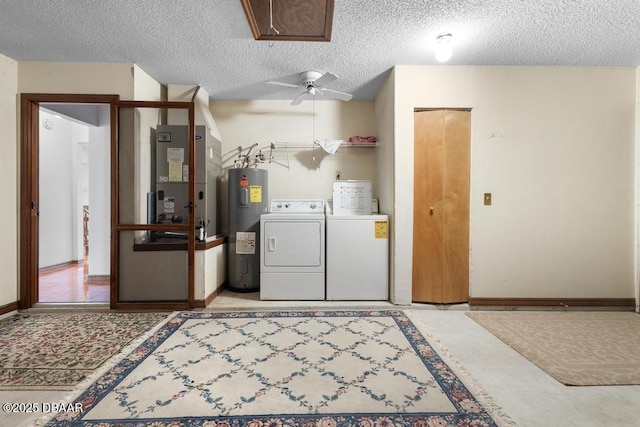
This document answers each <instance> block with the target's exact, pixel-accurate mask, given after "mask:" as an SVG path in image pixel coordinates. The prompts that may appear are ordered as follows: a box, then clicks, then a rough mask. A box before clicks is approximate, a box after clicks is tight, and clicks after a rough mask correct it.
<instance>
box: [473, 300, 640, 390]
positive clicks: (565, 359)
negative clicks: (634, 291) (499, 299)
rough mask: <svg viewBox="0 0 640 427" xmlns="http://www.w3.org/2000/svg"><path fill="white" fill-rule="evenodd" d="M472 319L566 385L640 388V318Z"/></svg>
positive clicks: (508, 315) (523, 315)
mask: <svg viewBox="0 0 640 427" xmlns="http://www.w3.org/2000/svg"><path fill="white" fill-rule="evenodd" d="M467 316H469V317H470V318H472V319H473V320H475V321H476V322H477V323H479V324H480V325H482V326H483V327H484V328H485V329H487V330H488V331H489V332H491V333H492V334H493V335H495V336H496V337H498V338H499V339H500V340H502V341H503V342H504V343H505V344H507V345H509V346H510V347H511V348H513V349H514V350H516V351H517V352H518V353H520V354H521V355H523V356H524V357H526V358H527V359H529V360H530V361H531V362H533V363H534V364H536V365H537V366H538V367H539V368H540V369H542V370H543V371H545V372H546V373H548V374H549V375H551V376H552V377H553V378H555V379H557V380H558V381H560V382H561V383H563V384H566V385H580V386H585V385H633V384H640V315H638V314H637V313H629V312H573V311H570V312H548V311H547V312H472V313H467Z"/></svg>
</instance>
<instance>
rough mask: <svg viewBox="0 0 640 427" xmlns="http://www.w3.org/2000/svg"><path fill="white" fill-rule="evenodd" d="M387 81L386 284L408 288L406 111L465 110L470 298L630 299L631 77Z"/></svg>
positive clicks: (623, 73) (437, 75)
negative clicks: (389, 240) (390, 273)
mask: <svg viewBox="0 0 640 427" xmlns="http://www.w3.org/2000/svg"><path fill="white" fill-rule="evenodd" d="M395 73H396V75H395V92H396V93H395V100H396V104H395V114H394V116H395V138H394V140H395V151H394V154H395V160H394V163H395V165H396V169H395V180H394V186H395V197H396V203H395V220H396V224H397V226H396V227H395V229H394V232H395V235H394V243H395V251H396V258H395V282H396V287H398V286H399V284H401V288H402V289H403V290H404V291H405V292H409V291H410V288H411V287H410V284H411V274H412V273H411V271H412V268H411V265H412V256H411V254H412V229H413V216H412V211H413V197H414V194H413V140H414V139H413V114H414V108H471V109H472V111H471V200H470V202H471V212H470V266H469V268H470V295H471V296H472V297H489V298H633V297H636V295H637V294H636V285H635V282H636V278H635V274H634V268H635V260H634V254H635V247H634V246H635V244H634V242H635V237H634V235H635V234H636V233H637V230H635V228H634V227H635V219H634V213H635V210H636V209H635V187H636V184H635V172H634V170H635V166H636V164H635V163H636V161H635V129H636V94H637V86H636V74H637V72H636V70H635V69H633V68H584V67H477V66H397V67H396V68H395ZM483 193H492V195H493V205H492V206H484V205H483ZM405 220H406V221H405ZM401 254H402V255H403V256H400V255H401Z"/></svg>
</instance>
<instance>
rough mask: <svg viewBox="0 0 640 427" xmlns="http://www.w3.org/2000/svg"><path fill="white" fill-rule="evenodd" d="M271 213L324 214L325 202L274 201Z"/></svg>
mask: <svg viewBox="0 0 640 427" xmlns="http://www.w3.org/2000/svg"><path fill="white" fill-rule="evenodd" d="M269 211H270V212H271V213H324V200H307V199H273V200H271V205H270V209H269Z"/></svg>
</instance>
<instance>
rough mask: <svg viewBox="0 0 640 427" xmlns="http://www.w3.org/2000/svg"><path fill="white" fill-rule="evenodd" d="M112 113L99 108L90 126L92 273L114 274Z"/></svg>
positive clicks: (106, 107)
mask: <svg viewBox="0 0 640 427" xmlns="http://www.w3.org/2000/svg"><path fill="white" fill-rule="evenodd" d="M110 119H111V112H110V109H109V106H107V105H101V106H100V108H99V109H98V126H96V127H91V128H89V144H88V149H89V275H90V276H108V275H110V274H111V271H110V270H111V265H110V259H111V122H110Z"/></svg>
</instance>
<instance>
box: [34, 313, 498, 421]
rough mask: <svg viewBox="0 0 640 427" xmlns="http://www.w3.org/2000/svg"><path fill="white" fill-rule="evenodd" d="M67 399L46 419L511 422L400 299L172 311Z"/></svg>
mask: <svg viewBox="0 0 640 427" xmlns="http://www.w3.org/2000/svg"><path fill="white" fill-rule="evenodd" d="M477 395H481V397H480V399H481V400H482V402H481V401H480V400H478V397H477ZM67 402H68V404H69V405H70V407H74V408H75V407H76V406H77V405H81V407H82V411H75V412H74V411H70V412H65V413H60V414H57V415H56V416H55V418H53V419H51V420H49V423H48V424H47V425H50V426H68V425H83V426H91V425H99V426H115V425H118V426H133V425H135V426H143V425H153V426H156V427H160V426H218V427H226V426H256V427H257V426H326V427H333V426H374V425H375V426H409V425H411V426H427V425H429V426H494V425H499V424H497V423H498V422H500V423H504V424H510V421H509V420H508V418H507V417H506V416H505V415H504V414H502V413H501V412H500V411H499V410H498V409H497V408H496V407H495V406H494V405H492V404H491V402H490V399H489V398H487V397H486V396H485V395H482V394H481V393H479V392H478V393H476V395H474V394H473V393H472V392H471V390H470V388H468V387H467V386H466V385H465V384H464V383H463V381H462V380H461V379H460V378H459V377H458V376H457V375H456V374H455V373H454V371H453V370H452V369H451V367H450V366H449V365H448V364H447V363H445V361H444V360H443V359H442V358H441V357H440V356H439V355H438V353H436V351H434V349H433V347H432V346H431V345H430V344H429V342H427V340H426V339H425V338H424V336H423V335H422V334H421V333H420V332H419V331H418V329H417V328H416V326H415V325H414V324H413V323H412V322H411V320H410V319H409V318H408V317H407V316H406V315H405V314H404V313H403V312H401V311H373V312H360V311H333V312H222V313H194V312H182V313H178V314H177V315H176V316H175V317H173V318H172V319H169V320H168V321H167V323H166V324H165V325H164V326H162V327H161V328H159V329H158V330H157V331H156V332H155V333H154V334H153V335H152V336H151V337H150V338H148V339H147V340H146V341H145V342H144V343H142V344H141V345H140V346H138V347H137V348H135V349H134V350H133V351H132V352H131V353H130V354H129V355H128V356H126V357H125V358H123V359H122V361H120V362H119V363H117V364H114V366H113V367H112V368H111V369H109V370H107V371H105V372H104V374H103V375H102V376H101V377H99V378H97V379H96V380H95V382H93V383H92V384H90V385H88V386H87V388H86V389H85V390H84V391H82V392H79V393H77V394H75V397H72V398H70V399H68V400H67ZM487 408H490V409H487ZM490 411H491V413H490ZM42 422H47V420H43V421H42Z"/></svg>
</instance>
